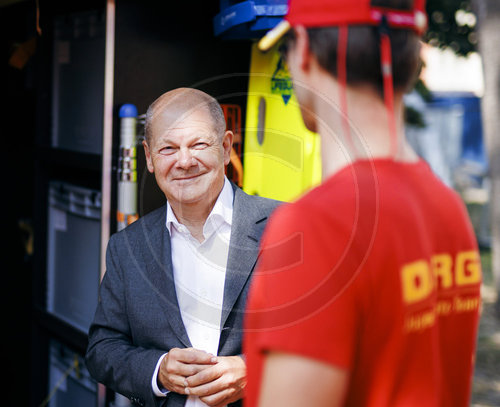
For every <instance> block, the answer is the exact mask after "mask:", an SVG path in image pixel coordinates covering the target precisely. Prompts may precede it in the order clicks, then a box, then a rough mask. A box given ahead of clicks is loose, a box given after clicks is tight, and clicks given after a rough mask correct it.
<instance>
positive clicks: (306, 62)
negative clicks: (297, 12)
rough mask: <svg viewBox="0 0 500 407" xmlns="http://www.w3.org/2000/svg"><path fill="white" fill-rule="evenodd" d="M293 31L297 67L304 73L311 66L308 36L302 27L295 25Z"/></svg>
mask: <svg viewBox="0 0 500 407" xmlns="http://www.w3.org/2000/svg"><path fill="white" fill-rule="evenodd" d="M294 30H295V53H296V58H297V65H298V66H299V67H300V69H302V70H303V71H305V72H308V71H309V68H310V66H311V51H310V49H309V34H308V33H307V30H306V28H305V27H304V26H303V25H297V26H295V27H294Z"/></svg>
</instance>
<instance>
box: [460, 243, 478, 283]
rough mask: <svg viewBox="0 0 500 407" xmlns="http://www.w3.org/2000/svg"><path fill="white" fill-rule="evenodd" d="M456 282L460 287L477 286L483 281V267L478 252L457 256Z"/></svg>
mask: <svg viewBox="0 0 500 407" xmlns="http://www.w3.org/2000/svg"><path fill="white" fill-rule="evenodd" d="M455 281H456V283H457V285H458V286H464V285H469V284H477V283H479V282H480V281H481V265H480V263H479V253H478V252H477V251H474V250H472V251H469V252H461V253H458V255H457V260H456V268H455Z"/></svg>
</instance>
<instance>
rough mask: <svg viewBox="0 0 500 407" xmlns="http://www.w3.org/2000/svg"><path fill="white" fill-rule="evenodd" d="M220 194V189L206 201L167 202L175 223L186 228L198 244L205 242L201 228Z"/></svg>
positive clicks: (171, 200)
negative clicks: (175, 220)
mask: <svg viewBox="0 0 500 407" xmlns="http://www.w3.org/2000/svg"><path fill="white" fill-rule="evenodd" d="M223 185H224V184H223ZM221 192H222V188H221V190H220V191H219V193H218V194H216V195H215V196H208V197H206V199H202V200H200V201H197V202H193V203H180V202H177V201H175V200H174V199H170V200H169V204H170V207H171V208H172V211H173V212H174V215H175V217H176V218H177V221H178V222H179V223H180V224H182V225H184V226H186V227H187V228H188V230H189V232H190V233H191V235H192V236H193V237H194V238H195V239H196V240H198V241H199V242H200V243H202V242H203V241H204V240H205V237H204V235H203V227H204V226H205V222H206V221H207V218H208V216H209V215H210V213H211V212H212V209H213V208H214V206H215V203H216V202H217V198H218V197H219V195H220V193H221ZM207 195H208V194H207Z"/></svg>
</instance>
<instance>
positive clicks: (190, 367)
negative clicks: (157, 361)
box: [175, 363, 212, 383]
mask: <svg viewBox="0 0 500 407" xmlns="http://www.w3.org/2000/svg"><path fill="white" fill-rule="evenodd" d="M210 366H212V365H209V364H207V365H197V364H190V363H178V364H176V372H175V373H177V374H178V375H180V376H183V377H184V378H187V377H190V376H194V375H196V374H197V373H199V372H201V371H202V370H205V369H208V368H210ZM183 383H184V382H183Z"/></svg>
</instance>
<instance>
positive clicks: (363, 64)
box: [288, 0, 420, 98]
mask: <svg viewBox="0 0 500 407" xmlns="http://www.w3.org/2000/svg"><path fill="white" fill-rule="evenodd" d="M354 3H356V2H353V7H354ZM371 6H372V7H376V8H380V9H392V10H402V11H411V10H413V7H414V0H371ZM387 29H388V31H389V36H390V40H391V50H392V66H393V84H394V90H395V91H396V92H406V91H408V90H410V89H411V87H412V86H413V84H414V82H415V80H416V78H417V75H418V71H419V68H420V57H419V55H420V41H419V36H418V34H417V33H416V32H415V31H413V30H411V29H401V28H391V27H387ZM379 30H380V26H376V25H372V24H370V25H368V24H348V43H347V50H346V57H345V64H346V66H345V69H346V81H347V84H348V85H349V86H359V85H368V86H371V87H373V88H374V89H375V90H376V91H377V92H378V94H379V95H380V97H381V98H382V97H383V96H382V95H383V78H382V72H381V63H380V61H381V56H380V45H379V43H380V35H379ZM307 31H308V34H309V46H310V49H311V52H312V53H313V54H314V55H315V56H316V58H317V60H318V63H319V64H320V66H321V67H322V68H323V69H325V70H326V71H327V72H328V73H330V74H331V75H333V76H334V77H336V78H337V76H338V72H337V69H338V68H337V66H338V65H337V58H338V47H339V28H338V27H337V26H310V27H307ZM288 36H289V38H288V41H292V42H293V41H294V37H293V32H290V33H289V34H288Z"/></svg>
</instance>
